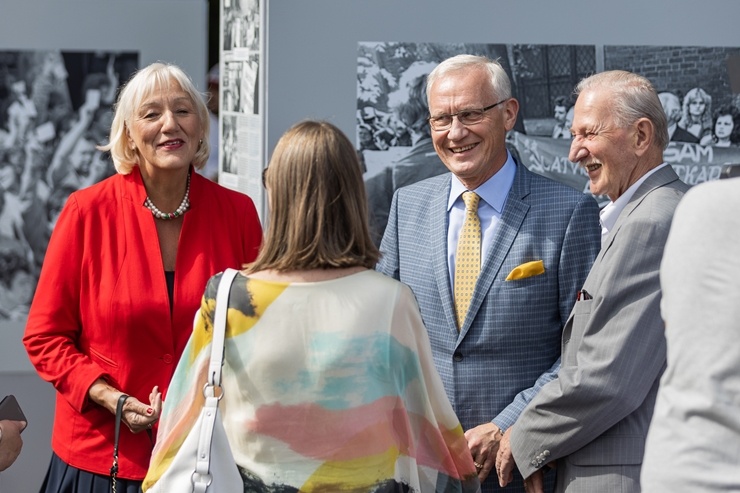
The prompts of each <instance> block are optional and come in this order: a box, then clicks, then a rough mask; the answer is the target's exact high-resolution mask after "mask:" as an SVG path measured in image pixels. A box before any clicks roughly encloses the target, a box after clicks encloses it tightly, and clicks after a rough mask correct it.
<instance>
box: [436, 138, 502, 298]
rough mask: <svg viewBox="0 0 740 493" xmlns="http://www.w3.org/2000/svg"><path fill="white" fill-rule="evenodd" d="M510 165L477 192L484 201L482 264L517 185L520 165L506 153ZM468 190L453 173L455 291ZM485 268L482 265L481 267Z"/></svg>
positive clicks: (450, 246) (450, 249)
mask: <svg viewBox="0 0 740 493" xmlns="http://www.w3.org/2000/svg"><path fill="white" fill-rule="evenodd" d="M506 154H507V157H506V162H505V163H504V165H503V167H502V168H501V169H500V170H499V171H498V172H497V173H496V174H495V175H493V176H492V177H490V178H489V179H488V180H487V181H485V182H484V183H483V184H482V185H481V186H479V187H478V188H476V189H475V190H471V191H473V192H475V193H477V194H478V195H479V196H480V198H481V200H480V201H479V202H478V218H480V228H481V256H480V258H481V263H484V262H485V259H486V257H487V256H488V252H489V250H490V247H491V243H492V242H493V235H494V234H495V233H496V228H497V227H498V223H499V221H500V220H501V212H502V211H503V210H504V205H505V204H506V197H508V196H509V191H510V190H511V186H512V184H513V183H514V175H516V164H515V163H514V159H512V157H511V154H509V153H508V152H507V153H506ZM465 191H467V188H465V185H463V184H462V183H461V182H460V180H459V179H458V178H457V177H456V176H455V175H454V174H453V175H452V186H451V187H450V196H449V198H448V200H447V215H448V223H447V268H448V269H449V271H450V286H452V289H453V291H454V289H455V256H456V253H457V240H458V238H459V237H460V231H461V230H462V226H463V222H464V221H465V202H463V199H462V194H463V192H465ZM481 267H482V266H481Z"/></svg>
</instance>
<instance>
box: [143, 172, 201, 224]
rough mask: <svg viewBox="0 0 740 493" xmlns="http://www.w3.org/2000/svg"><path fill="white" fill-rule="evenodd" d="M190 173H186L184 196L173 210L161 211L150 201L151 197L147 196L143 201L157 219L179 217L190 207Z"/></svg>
mask: <svg viewBox="0 0 740 493" xmlns="http://www.w3.org/2000/svg"><path fill="white" fill-rule="evenodd" d="M189 197H190V173H188V184H187V185H186V186H185V196H184V197H183V198H182V202H180V205H179V206H178V207H177V209H175V212H170V213H166V212H162V211H160V210H159V209H157V206H156V205H154V203H153V202H152V199H150V198H149V197H148V196H147V198H146V200H145V201H144V207H146V208H147V209H149V210H150V211H152V215H153V216H154V217H155V218H157V219H175V218H176V217H180V216H182V215H183V214H185V213H186V212H187V211H188V210H189V209H190V198H189Z"/></svg>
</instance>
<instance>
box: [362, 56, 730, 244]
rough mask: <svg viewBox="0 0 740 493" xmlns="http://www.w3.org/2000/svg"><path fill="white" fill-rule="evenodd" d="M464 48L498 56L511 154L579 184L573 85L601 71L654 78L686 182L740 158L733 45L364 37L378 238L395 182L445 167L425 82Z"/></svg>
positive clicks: (366, 165)
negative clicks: (510, 111) (510, 109)
mask: <svg viewBox="0 0 740 493" xmlns="http://www.w3.org/2000/svg"><path fill="white" fill-rule="evenodd" d="M461 53H468V54H473V55H483V56H486V57H488V58H491V59H495V60H498V61H499V62H500V63H501V64H502V66H503V67H504V69H505V70H506V72H507V73H508V74H509V77H510V79H511V82H512V95H513V97H515V98H517V99H518V100H519V103H520V107H519V116H518V119H517V123H516V125H515V127H514V129H513V130H512V131H511V132H509V135H508V138H507V145H508V148H509V151H510V152H511V154H512V155H513V156H514V158H515V159H516V160H518V161H519V162H520V163H521V164H523V165H524V166H527V167H528V168H529V169H531V170H533V171H535V172H538V173H540V174H543V175H545V176H549V177H551V178H553V179H555V180H558V181H560V182H563V183H565V184H568V185H570V186H572V187H573V188H575V189H577V190H582V191H584V192H588V188H589V187H588V177H587V175H586V174H585V173H584V172H583V170H582V169H581V168H580V167H579V166H577V165H576V164H574V163H571V162H570V161H568V152H569V149H570V139H571V134H570V126H571V121H572V118H573V104H574V103H575V97H574V88H575V86H576V84H577V83H578V81H580V80H581V79H583V78H584V77H587V76H589V75H591V74H593V73H595V72H598V71H602V70H613V69H621V70H629V71H632V72H636V73H639V74H641V75H643V76H645V77H647V78H648V79H650V81H651V82H652V83H653V85H654V87H655V89H656V91H657V92H659V93H660V96H659V97H660V99H661V102H663V105H664V109H665V111H666V115H667V117H668V120H669V125H670V132H671V140H672V142H671V143H670V144H669V146H668V148H667V149H666V151H665V159H666V161H667V162H669V163H670V164H671V165H673V166H674V168H675V169H676V171H677V172H678V174H679V176H680V177H681V178H682V179H683V180H684V181H685V182H686V183H689V184H691V185H694V184H697V183H701V182H704V181H708V180H714V179H718V178H719V177H720V174H721V170H722V168H723V165H726V164H729V163H738V162H740V147H738V146H739V145H740V128H738V113H740V97H739V96H737V94H738V93H739V92H740V90H737V89H736V90H735V91H733V90H732V87H731V78H732V70H731V66H732V61H733V60H735V59H737V57H740V49H738V48H737V47H696V46H683V47H675V46H672V47H664V46H595V45H542V44H464V43H459V44H457V43H455V44H442V43H404V42H362V43H359V45H358V56H357V119H356V129H357V131H356V136H355V137H356V141H355V142H356V146H357V152H358V156H359V157H360V160H361V163H362V166H363V169H364V177H365V184H366V187H367V191H368V200H369V203H370V209H371V220H372V221H373V229H374V233H375V235H376V237H378V238H379V237H380V236H382V232H383V231H384V229H385V223H386V222H387V216H388V210H389V208H390V203H391V199H392V197H393V192H394V191H395V190H396V189H398V188H400V187H402V186H404V185H408V184H411V183H414V182H416V181H419V180H421V179H424V178H428V177H430V176H434V175H436V174H440V173H444V172H446V171H447V170H446V168H445V167H444V165H443V164H442V162H441V161H440V160H439V158H438V157H437V155H436V153H435V152H434V148H433V146H432V141H431V136H430V129H429V125H428V121H427V117H428V116H429V110H428V108H427V100H426V90H425V89H426V88H425V83H426V75H427V74H428V73H429V72H430V71H431V70H432V69H433V68H434V67H435V66H436V65H437V64H439V63H440V62H441V61H443V60H445V59H446V58H449V57H451V56H454V55H457V54H461ZM597 199H598V200H599V201H600V203H602V204H603V203H605V199H604V198H603V197H597Z"/></svg>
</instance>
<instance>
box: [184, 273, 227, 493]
mask: <svg viewBox="0 0 740 493" xmlns="http://www.w3.org/2000/svg"><path fill="white" fill-rule="evenodd" d="M237 273H238V271H237V270H235V269H226V270H225V271H224V273H223V275H222V276H221V281H220V282H219V284H218V291H217V292H216V313H215V315H214V317H213V342H212V343H211V362H210V364H209V365H208V381H207V383H206V387H205V388H204V389H203V392H204V394H205V398H206V402H205V405H204V406H203V411H202V417H203V423H202V427H201V430H200V431H201V433H200V437H199V438H198V455H197V457H196V463H195V471H194V472H193V476H192V482H193V492H194V493H205V492H206V491H207V488H208V485H210V484H211V481H212V479H213V478H212V477H211V473H210V469H211V442H212V440H213V427H214V425H215V424H216V416H217V414H218V401H219V400H220V399H221V396H222V395H223V389H221V394H219V396H218V397H217V396H216V395H215V387H218V386H220V385H221V364H222V363H223V359H224V339H225V337H226V312H227V310H228V308H229V292H230V291H231V283H232V282H233V281H234V277H236V274H237Z"/></svg>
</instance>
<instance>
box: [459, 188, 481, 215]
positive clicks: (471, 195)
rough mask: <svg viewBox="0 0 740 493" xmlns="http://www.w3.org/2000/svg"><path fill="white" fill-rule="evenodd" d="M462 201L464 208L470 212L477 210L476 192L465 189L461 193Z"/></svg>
mask: <svg viewBox="0 0 740 493" xmlns="http://www.w3.org/2000/svg"><path fill="white" fill-rule="evenodd" d="M462 199H463V202H465V210H466V211H470V212H478V201H479V200H480V196H478V194H477V193H475V192H471V191H467V192H463V194H462Z"/></svg>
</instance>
